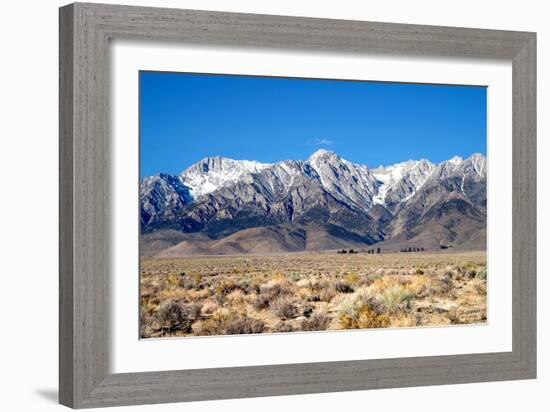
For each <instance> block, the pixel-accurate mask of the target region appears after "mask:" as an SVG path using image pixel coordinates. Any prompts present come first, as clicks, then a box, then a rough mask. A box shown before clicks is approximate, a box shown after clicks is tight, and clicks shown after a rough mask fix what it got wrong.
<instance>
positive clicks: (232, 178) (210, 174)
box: [180, 156, 271, 198]
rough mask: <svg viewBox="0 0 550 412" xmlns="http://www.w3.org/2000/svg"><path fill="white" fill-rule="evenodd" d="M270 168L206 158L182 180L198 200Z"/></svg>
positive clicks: (246, 162) (184, 172)
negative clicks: (251, 174)
mask: <svg viewBox="0 0 550 412" xmlns="http://www.w3.org/2000/svg"><path fill="white" fill-rule="evenodd" d="M270 166H271V165H270V164H265V163H259V162H254V161H250V160H233V159H228V158H227V157H220V156H215V157H206V158H204V159H202V160H200V161H198V162H197V163H195V164H194V165H192V166H191V167H189V168H188V169H186V170H184V171H183V172H182V173H181V175H180V179H181V181H182V183H183V184H185V186H187V187H188V188H189V193H190V194H191V196H193V198H197V197H199V196H202V195H205V194H208V193H211V192H213V191H215V190H217V189H219V188H220V187H222V186H224V185H226V184H229V183H235V182H237V181H239V180H240V179H243V178H245V176H247V175H249V174H250V173H256V172H259V171H261V170H263V169H265V168H267V167H270Z"/></svg>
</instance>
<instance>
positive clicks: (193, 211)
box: [140, 150, 486, 243]
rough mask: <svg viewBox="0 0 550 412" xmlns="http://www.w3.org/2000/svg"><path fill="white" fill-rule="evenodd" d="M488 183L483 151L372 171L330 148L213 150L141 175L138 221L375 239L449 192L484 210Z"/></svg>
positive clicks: (188, 228)
mask: <svg viewBox="0 0 550 412" xmlns="http://www.w3.org/2000/svg"><path fill="white" fill-rule="evenodd" d="M485 182H486V159H485V157H484V156H483V155H481V154H474V155H472V156H470V157H469V158H467V159H462V158H460V157H453V158H452V159H449V160H447V161H444V162H441V163H439V164H434V163H432V162H430V161H429V160H426V159H421V160H408V161H405V162H401V163H397V164H394V165H390V166H380V167H377V168H375V169H369V167H368V166H367V165H361V164H355V163H353V162H350V161H348V160H346V159H343V158H341V157H340V156H338V155H337V154H336V153H334V152H331V151H327V150H318V151H316V152H315V153H313V154H312V155H311V156H310V157H309V158H308V159H306V160H285V161H281V162H277V163H272V164H269V163H259V162H255V161H251V160H234V159H228V158H224V157H219V156H216V157H210V158H205V159H202V160H200V161H199V162H197V163H195V164H193V165H192V166H191V167H189V168H188V169H186V170H184V171H183V172H182V173H181V174H180V175H168V174H160V175H156V176H148V177H145V178H144V179H142V181H141V193H140V199H141V223H142V230H143V231H144V232H151V231H155V230H157V229H166V228H171V229H176V230H178V231H182V232H205V233H208V234H209V236H214V237H219V236H225V235H228V234H230V233H233V232H236V231H238V230H241V229H245V228H251V227H259V226H270V225H277V224H285V225H287V224H291V225H304V224H306V225H309V224H312V223H315V224H323V225H327V224H328V225H332V226H331V227H334V228H340V229H345V230H346V231H351V232H353V233H354V234H355V235H358V236H360V237H361V239H362V240H361V241H365V242H367V243H369V242H370V243H373V242H378V241H381V240H385V239H386V240H387V239H388V236H390V235H391V236H395V235H397V234H399V233H401V231H407V230H410V229H411V227H412V226H411V222H413V221H414V222H416V221H417V220H418V218H419V217H421V216H423V214H424V212H426V211H427V209H428V208H429V207H435V206H437V205H438V204H443V203H444V202H446V201H447V200H448V198H449V199H450V198H452V199H456V198H460V199H461V200H462V201H464V202H466V203H467V204H470V205H472V207H474V208H475V209H476V211H480V213H482V214H483V213H485V209H484V208H485V203H484V202H485V199H486V195H485ZM428 193H429V196H428V195H427V194H428ZM419 199H423V200H422V202H420V200H419ZM426 199H429V201H427V200H426ZM412 205H414V208H412ZM424 209H426V210H424ZM476 216H477V215H476ZM334 230H336V229H334Z"/></svg>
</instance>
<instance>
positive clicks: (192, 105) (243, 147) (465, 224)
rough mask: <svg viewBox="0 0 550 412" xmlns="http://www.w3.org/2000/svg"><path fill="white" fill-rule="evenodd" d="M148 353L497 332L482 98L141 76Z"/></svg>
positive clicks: (143, 320)
mask: <svg viewBox="0 0 550 412" xmlns="http://www.w3.org/2000/svg"><path fill="white" fill-rule="evenodd" d="M139 82H140V85H139V87H140V102H139V118H140V120H139V121H140V125H139V128H140V182H139V185H140V197H139V202H140V273H139V282H140V335H141V338H163V337H186V336H212V335H233V334H252V333H290V332H308V331H335V330H347V329H369V328H395V327H426V326H452V325H459V324H483V323H486V322H487V259H486V237H487V235H486V221H487V160H486V146H487V136H486V134H487V133H486V128H487V126H486V120H487V119H486V117H487V94H486V92H487V90H486V87H484V86H474V85H472V86H469V85H464V86H459V85H432V84H412V83H389V82H376V81H358V80H357V81H355V80H353V81H351V80H333V79H307V78H284V77H265V76H248V75H222V74H219V75H218V74H216V75H214V74H198V73H174V72H153V71H141V72H140V74H139Z"/></svg>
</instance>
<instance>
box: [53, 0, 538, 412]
mask: <svg viewBox="0 0 550 412" xmlns="http://www.w3.org/2000/svg"><path fill="white" fill-rule="evenodd" d="M59 22H60V272H59V275H60V337H59V338H60V373H59V374H60V383H59V385H60V402H61V403H62V404H64V405H67V406H71V407H75V408H84V407H99V406H114V405H128V404H142V403H161V402H177V401H195V400H205V399H223V398H243V397H258V396H274V395H289V394H300V393H317V392H329V391H349V390H359V389H376V388H387V387H405V386H419V385H436V384H450V383H465V382H483V381H494V380H509V379H527V378H534V377H535V375H536V268H535V263H536V260H535V258H536V198H535V196H536V180H535V178H536V164H535V158H536V156H535V150H536V140H535V139H536V36H535V34H533V33H526V32H509V31H498V30H479V29H465V28H453V27H431V26H419V25H403V24H392V23H370V22H359V21H342V20H330V19H313V18H301V17H286V16H267V15H251V14H240V13H218V12H209V11H193V10H177V9H157V8H145V7H129V6H114V5H102V4H83V3H76V4H72V5H69V6H65V7H63V8H61V9H60V20H59ZM116 38H124V39H144V40H155V41H178V42H185V43H194V44H216V45H231V46H249V47H262V48H285V49H294V50H328V51H331V52H342V53H384V54H407V55H427V56H445V57H458V58H497V59H505V60H509V61H512V64H513V105H514V107H513V109H514V110H513V112H514V114H513V119H512V120H513V140H514V142H513V145H514V155H513V171H514V178H513V182H512V183H513V190H514V195H513V219H514V222H513V236H514V248H513V249H514V252H513V253H514V254H513V350H512V351H511V352H504V353H492V354H470V355H460V356H438V357H418V358H401V359H383V360H359V361H353V362H351V361H349V362H323V363H309V364H293V365H271V366H253V367H239V368H219V369H200V370H189V371H172V372H152V373H132V374H110V373H109V353H108V348H109V345H108V323H107V320H108V316H107V315H108V303H109V299H108V296H109V285H108V273H107V270H108V268H109V259H110V248H109V242H108V233H109V231H108V228H109V225H110V222H109V216H110V214H109V209H108V208H109V202H108V199H109V187H108V180H109V179H108V177H109V164H110V162H109V155H110V150H109V135H108V131H109V129H108V125H109V118H108V113H109V110H108V108H109V99H108V91H109V89H108V87H109V85H108V79H109V40H110V39H116Z"/></svg>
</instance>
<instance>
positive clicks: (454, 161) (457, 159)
mask: <svg viewBox="0 0 550 412" xmlns="http://www.w3.org/2000/svg"><path fill="white" fill-rule="evenodd" d="M463 161H464V159H463V158H462V157H460V156H454V157H453V158H451V159H449V160H448V162H449V163H451V164H453V165H455V166H456V165H459V164H460V163H462V162H463Z"/></svg>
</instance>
